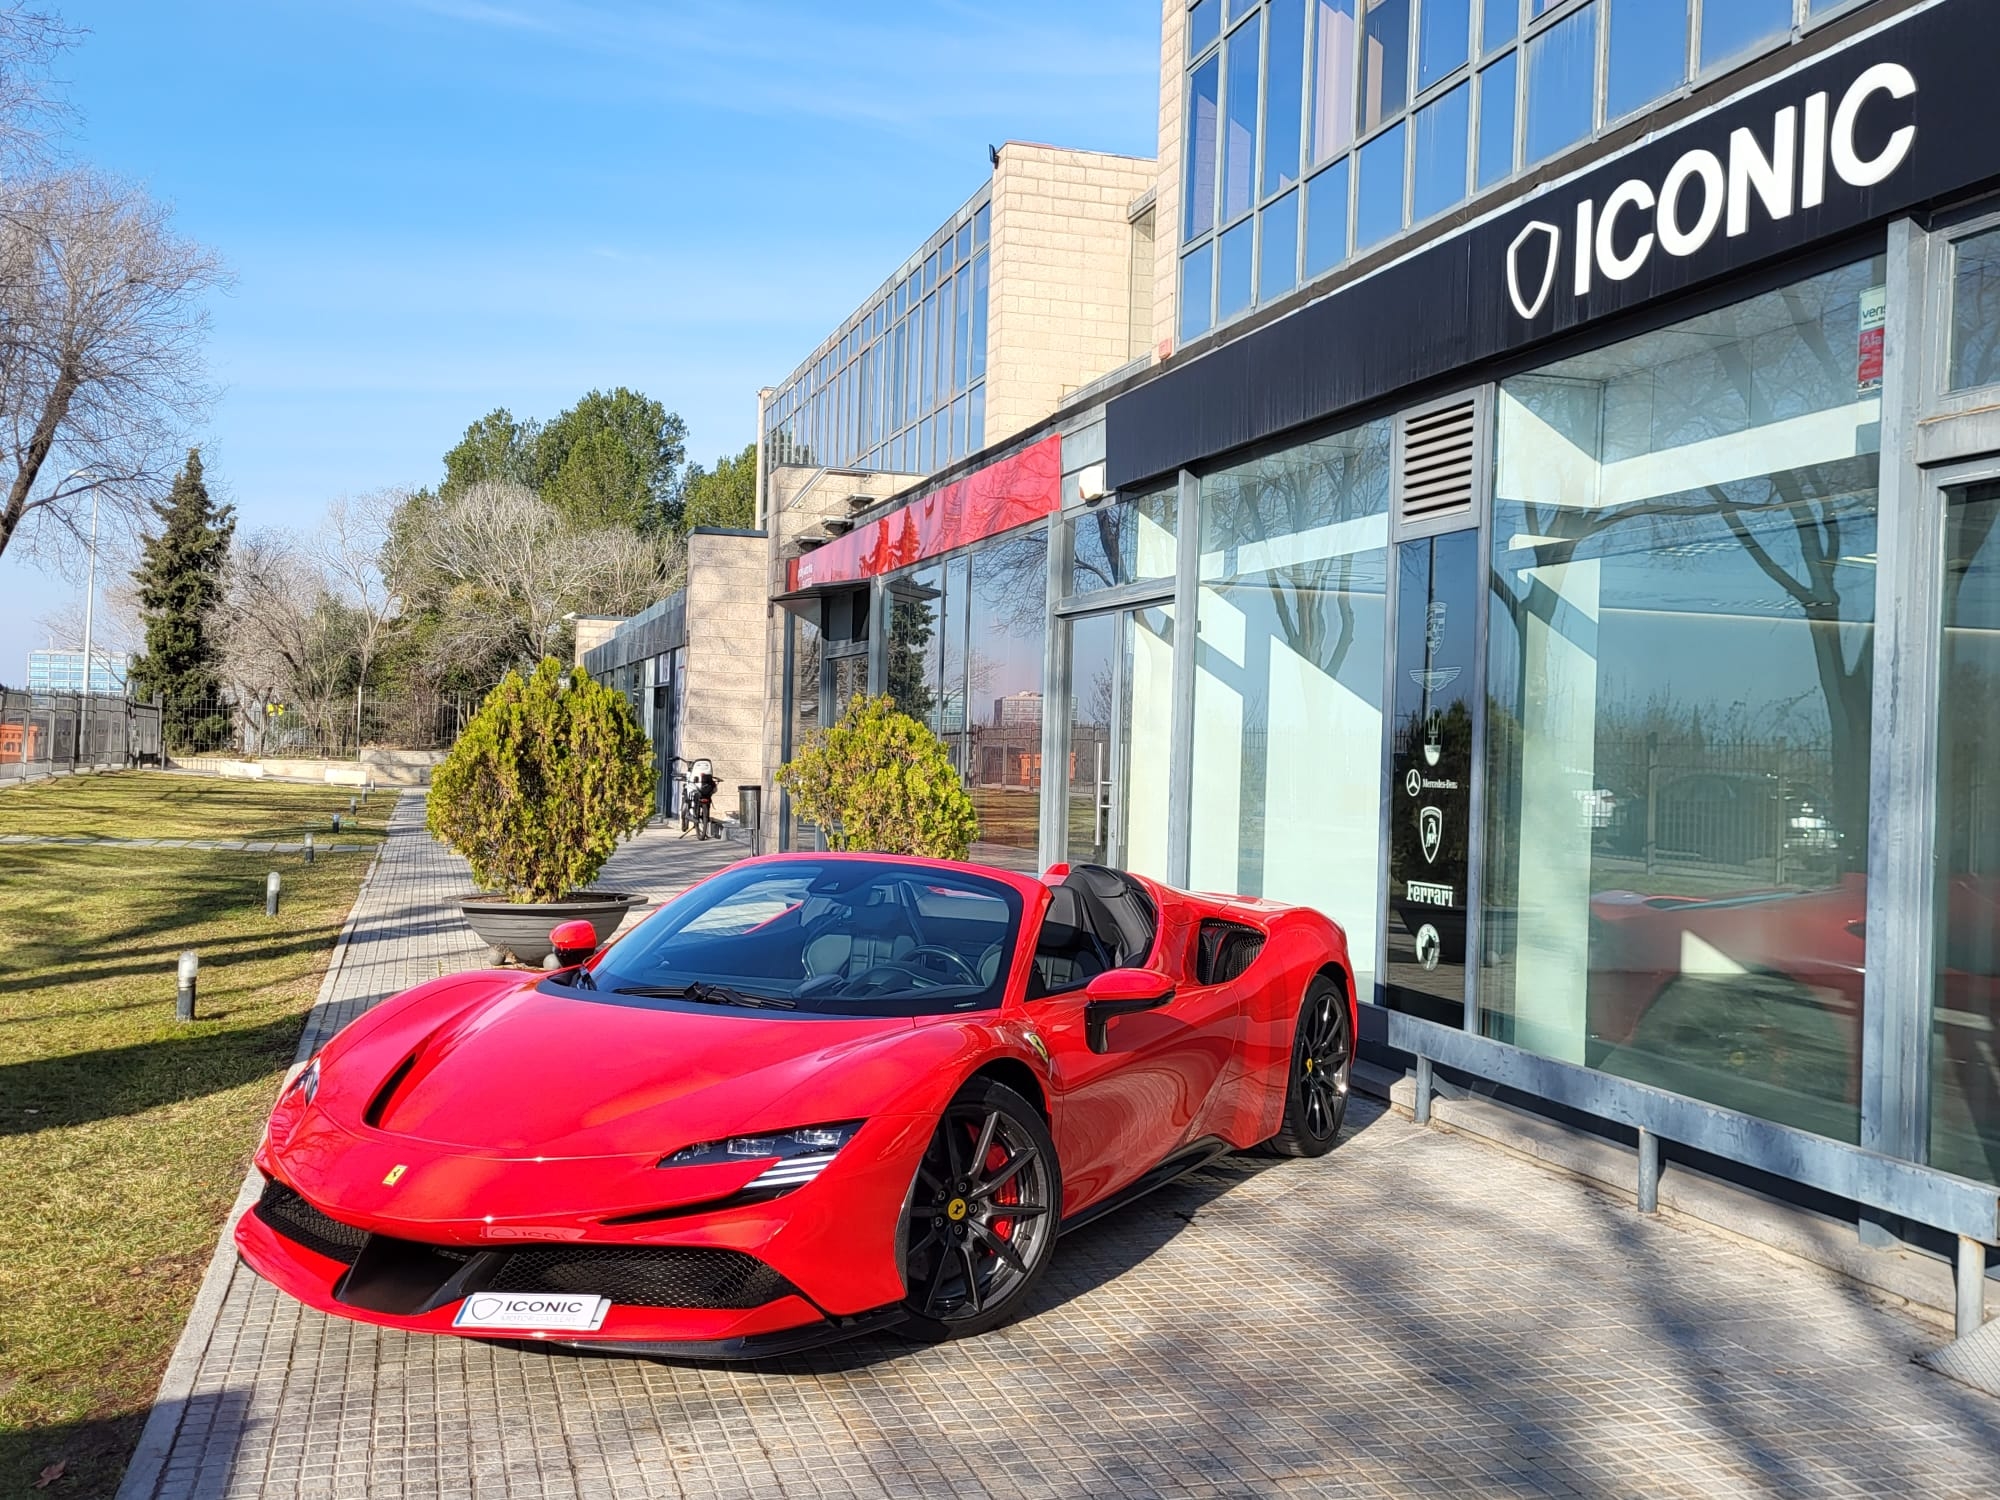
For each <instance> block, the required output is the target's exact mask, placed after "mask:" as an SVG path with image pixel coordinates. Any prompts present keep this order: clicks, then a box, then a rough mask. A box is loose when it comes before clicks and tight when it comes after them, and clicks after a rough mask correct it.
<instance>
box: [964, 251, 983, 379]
mask: <svg viewBox="0 0 2000 1500" xmlns="http://www.w3.org/2000/svg"><path fill="white" fill-rule="evenodd" d="M966 358H967V359H968V360H969V361H970V365H969V367H968V370H967V378H968V379H972V380H978V379H980V378H981V377H982V376H984V375H985V374H986V252H985V251H984V250H982V251H980V252H979V254H977V255H975V256H974V257H973V258H972V325H971V327H970V329H969V330H968V332H967V341H966Z"/></svg>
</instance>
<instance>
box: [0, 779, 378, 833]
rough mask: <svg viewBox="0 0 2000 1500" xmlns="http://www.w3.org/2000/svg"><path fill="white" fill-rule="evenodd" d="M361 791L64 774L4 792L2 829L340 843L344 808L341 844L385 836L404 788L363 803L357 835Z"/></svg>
mask: <svg viewBox="0 0 2000 1500" xmlns="http://www.w3.org/2000/svg"><path fill="white" fill-rule="evenodd" d="M355 795H356V793H355V790H354V788H352V787H332V786H293V785H290V784H287V783H285V782H278V781H214V780H210V779H209V778H207V777H203V776H176V775H172V774H170V773H168V772H165V771H119V772H116V773H115V774H112V775H108V776H58V777H56V778H54V779H52V780H49V781H35V782H30V783H29V784H28V785H26V786H17V787H9V788H6V789H5V790H0V833H88V834H93V835H97V836H99V837H105V838H120V839H253V840H256V841H257V842H259V843H286V842H292V843H296V842H297V841H298V839H299V837H300V836H301V835H302V834H304V833H305V832H307V831H308V830H310V831H311V832H312V834H313V836H314V837H315V839H316V840H317V841H318V842H319V843H321V844H328V843H332V842H334V841H335V840H334V837H333V815H334V814H335V813H339V814H340V815H341V829H340V839H339V842H341V843H366V842H367V841H368V840H370V839H379V838H380V837H381V836H382V821H383V819H384V818H386V817H387V816H388V814H389V809H390V807H391V806H393V805H394V802H395V796H396V793H395V792H394V790H390V791H386V792H377V793H375V795H374V796H372V797H370V798H369V799H368V802H367V804H366V805H365V806H363V808H362V809H361V812H360V819H359V823H358V826H357V827H356V830H355V834H356V836H355V837H352V838H350V837H349V824H348V821H347V799H348V798H350V797H353V796H355Z"/></svg>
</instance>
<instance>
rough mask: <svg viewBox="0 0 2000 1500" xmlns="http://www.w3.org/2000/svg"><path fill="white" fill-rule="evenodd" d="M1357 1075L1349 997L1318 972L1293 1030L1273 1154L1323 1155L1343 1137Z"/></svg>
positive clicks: (1269, 1149) (1268, 1147)
mask: <svg viewBox="0 0 2000 1500" xmlns="http://www.w3.org/2000/svg"><path fill="white" fill-rule="evenodd" d="M1353 1075H1354V1036H1353V1032H1352V1029H1351V1028H1350V1027H1349V1025H1348V1016H1347V997H1346V996H1345V995H1344V994H1342V993H1341V990H1340V986H1339V985H1337V984H1335V983H1334V982H1333V981H1332V980H1330V979H1328V978H1327V977H1326V976H1325V975H1323V974H1322V975H1320V976H1319V977H1318V978H1316V979H1314V980H1313V982H1312V983H1311V984H1310V985H1308V986H1307V987H1306V998H1305V1003H1304V1004H1302V1005H1301V1006H1300V1007H1299V1019H1298V1024H1297V1025H1296V1026H1294V1027H1293V1029H1292V1064H1291V1074H1290V1077H1289V1081H1288V1083H1287V1084H1286V1088H1285V1114H1284V1120H1283V1123H1282V1124H1281V1125H1280V1126H1279V1128H1278V1133H1277V1134H1276V1135H1274V1136H1272V1137H1271V1138H1270V1139H1269V1140H1268V1141H1266V1142H1264V1146H1263V1150H1264V1151H1265V1152H1266V1153H1267V1154H1269V1155H1271V1156H1324V1155H1326V1153H1327V1152H1329V1151H1331V1150H1332V1149H1333V1143H1334V1142H1335V1141H1337V1140H1338V1139H1340V1127H1341V1125H1342V1124H1343V1123H1344V1122H1345V1121H1346V1119H1347V1091H1348V1087H1349V1085H1350V1083H1351V1082H1352V1080H1353Z"/></svg>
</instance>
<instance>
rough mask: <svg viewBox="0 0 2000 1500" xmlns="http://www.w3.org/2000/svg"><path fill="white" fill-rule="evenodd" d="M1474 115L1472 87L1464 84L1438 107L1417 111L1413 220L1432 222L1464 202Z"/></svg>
mask: <svg viewBox="0 0 2000 1500" xmlns="http://www.w3.org/2000/svg"><path fill="white" fill-rule="evenodd" d="M1471 114H1472V85H1471V84H1470V83H1461V84H1460V85H1459V86H1458V87H1457V88H1455V89H1453V90H1452V91H1451V92H1450V93H1448V94H1446V95H1445V96H1444V97H1443V98H1442V99H1439V100H1438V101H1437V102H1436V103H1434V104H1427V105H1425V106H1424V107H1423V108H1422V109H1420V110H1418V111H1417V142H1416V146H1417V165H1416V176H1415V178H1414V179H1413V181H1412V183H1411V188H1410V194H1411V198H1412V200H1413V202H1412V207H1411V211H1410V216H1411V218H1413V219H1428V218H1429V217H1430V216H1431V215H1432V214H1439V213H1443V212H1444V211H1445V210H1446V209H1447V208H1450V207H1451V206H1452V205H1453V204H1454V203H1459V202H1462V201H1463V200H1464V198H1465V156H1466V152H1467V150H1468V149H1469V144H1468V142H1469V137H1470V135H1471Z"/></svg>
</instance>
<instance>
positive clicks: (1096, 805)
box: [1063, 603, 1174, 878]
mask: <svg viewBox="0 0 2000 1500" xmlns="http://www.w3.org/2000/svg"><path fill="white" fill-rule="evenodd" d="M1173 616H1174V612H1173V606H1172V605H1171V604H1165V603H1162V604H1153V605H1144V606H1135V607H1133V608H1129V609H1117V610H1107V611H1105V612H1104V613H1102V614H1091V615H1080V616H1077V617H1075V618H1073V619H1071V620H1069V621H1067V622H1065V624H1064V627H1063V628H1064V630H1065V631H1066V632H1067V642H1066V644H1067V649H1068V659H1069V674H1070V675H1069V682H1070V702H1069V714H1070V719H1069V763H1068V768H1067V793H1066V798H1065V803H1064V805H1065V807H1066V808H1067V823H1066V826H1065V830H1064V847H1063V856H1064V858H1065V859H1067V860H1068V861H1069V862H1070V863H1072V864H1102V865H1111V866H1114V867H1117V868H1122V869H1130V870H1136V871H1138V872H1139V873H1140V874H1143V875H1152V876H1155V877H1159V878H1164V877H1165V875H1166V873H1167V790H1168V779H1167V778H1168V758H1169V751H1170V747H1171V745H1172V743H1173V662H1174V639H1173Z"/></svg>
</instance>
